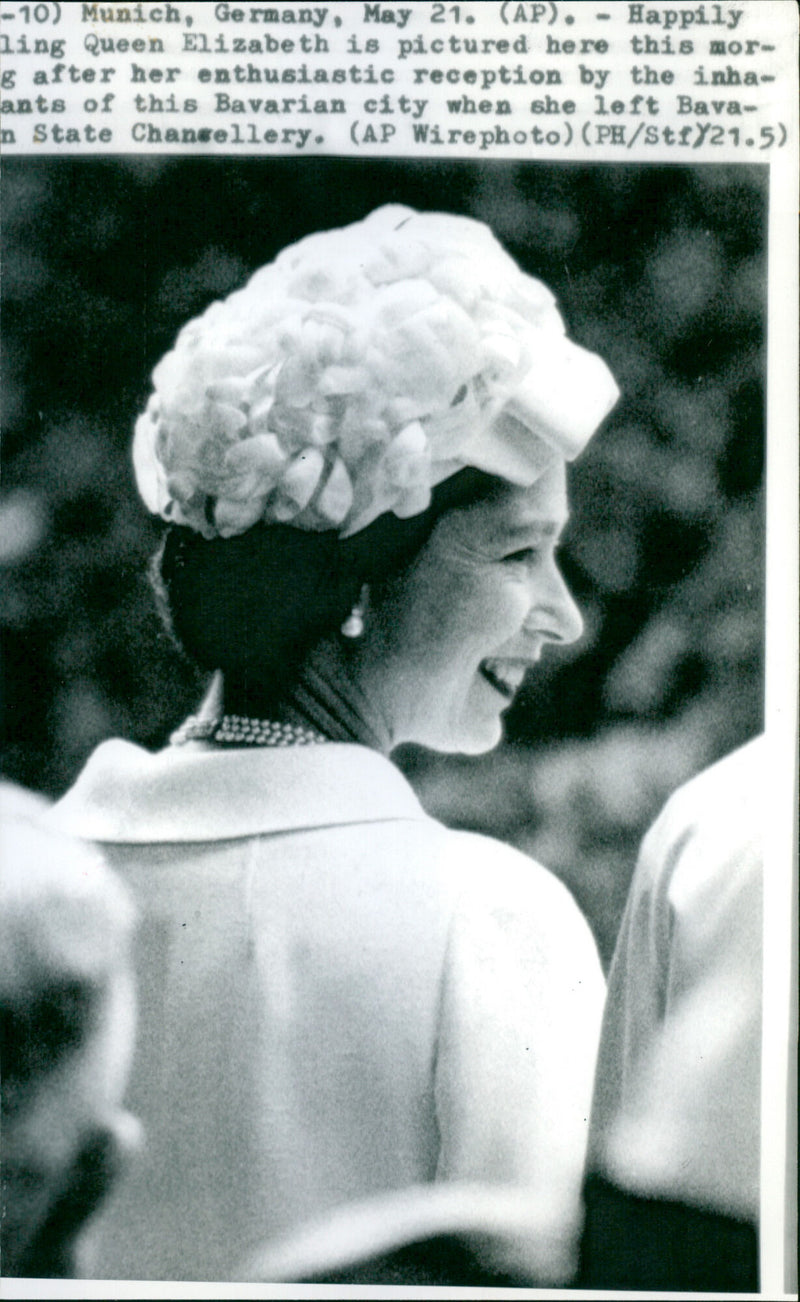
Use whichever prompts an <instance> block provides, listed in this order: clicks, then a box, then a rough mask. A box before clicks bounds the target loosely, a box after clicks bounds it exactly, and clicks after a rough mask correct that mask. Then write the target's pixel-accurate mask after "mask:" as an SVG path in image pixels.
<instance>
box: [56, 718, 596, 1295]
mask: <svg viewBox="0 0 800 1302" xmlns="http://www.w3.org/2000/svg"><path fill="white" fill-rule="evenodd" d="M53 817H54V819H55V820H56V821H57V823H58V824H59V826H60V827H61V828H63V829H64V830H66V831H69V832H71V833H73V834H77V835H79V836H82V837H84V838H88V839H91V840H93V841H97V842H100V843H102V844H103V847H104V850H105V852H106V855H107V857H108V860H109V862H110V863H111V864H112V865H113V866H114V867H115V868H116V869H117V870H118V871H119V872H120V873H121V874H122V876H123V877H124V878H125V880H126V881H127V882H128V884H129V885H130V887H131V888H132V889H133V893H134V895H135V897H136V900H137V903H138V905H139V908H140V910H141V912H142V915H143V919H144V921H143V924H142V927H141V934H140V943H139V955H138V980H139V1003H140V1022H139V1025H140V1030H139V1037H138V1044H137V1050H136V1054H135V1061H134V1069H133V1080H132V1086H131V1089H130V1093H129V1098H128V1106H129V1108H130V1109H131V1111H132V1112H134V1113H135V1114H136V1115H138V1117H139V1118H140V1119H141V1121H142V1123H143V1126H144V1130H145V1134H146V1137H147V1144H146V1150H145V1153H144V1155H143V1157H142V1159H141V1161H140V1163H139V1165H138V1167H137V1168H136V1169H135V1171H134V1172H133V1174H132V1175H131V1177H130V1178H129V1179H128V1181H127V1182H126V1183H125V1184H124V1185H123V1187H122V1188H121V1189H120V1190H119V1191H118V1193H117V1194H116V1195H115V1196H114V1197H112V1200H111V1202H110V1204H109V1206H108V1207H107V1209H106V1211H104V1212H103V1213H102V1214H101V1216H100V1217H99V1218H98V1221H97V1223H96V1230H95V1233H94V1239H95V1246H94V1250H93V1252H94V1256H93V1263H92V1264H90V1265H89V1267H88V1271H89V1273H91V1274H93V1275H95V1276H97V1277H99V1278H134V1279H137V1278H140V1279H149V1278H153V1279H186V1280H192V1279H205V1280H226V1279H228V1280H229V1279H234V1278H236V1271H237V1263H241V1262H242V1261H243V1260H245V1259H246V1258H247V1257H248V1256H249V1255H250V1254H251V1253H252V1252H253V1251H255V1250H256V1249H257V1248H259V1247H261V1246H262V1245H263V1244H264V1242H265V1241H271V1240H273V1239H275V1240H277V1239H279V1238H280V1237H281V1236H285V1235H288V1234H290V1233H292V1232H293V1231H295V1230H296V1229H297V1228H298V1227H300V1226H302V1225H303V1224H304V1223H306V1222H307V1221H308V1220H309V1219H311V1218H315V1217H316V1218H319V1217H320V1216H324V1215H325V1214H326V1213H327V1212H329V1211H332V1210H333V1209H334V1208H337V1207H341V1206H342V1205H344V1204H348V1203H351V1202H354V1201H356V1200H363V1199H365V1198H370V1197H372V1196H373V1195H379V1194H383V1193H386V1192H389V1191H392V1190H401V1189H403V1188H406V1187H407V1186H410V1185H414V1184H419V1183H423V1184H424V1183H427V1182H431V1181H443V1180H447V1181H464V1182H478V1183H480V1184H483V1183H484V1182H486V1183H488V1184H489V1185H501V1186H516V1185H519V1186H521V1190H520V1196H521V1197H524V1198H529V1199H530V1200H531V1201H530V1205H531V1207H534V1205H538V1206H540V1207H541V1206H546V1207H547V1208H548V1212H547V1214H546V1215H543V1216H541V1220H540V1223H537V1217H538V1216H539V1213H538V1212H537V1213H536V1214H533V1213H532V1221H533V1223H532V1225H531V1231H530V1234H529V1235H527V1236H526V1242H525V1244H524V1245H523V1247H522V1249H521V1251H522V1254H523V1257H524V1258H525V1260H524V1262H523V1268H525V1269H527V1270H529V1271H532V1272H534V1273H537V1272H540V1273H542V1274H544V1275H545V1276H547V1277H549V1278H557V1277H559V1276H562V1277H566V1275H567V1274H568V1273H569V1270H570V1266H571V1252H572V1248H573V1243H574V1238H575V1236H576V1233H577V1231H578V1229H579V1190H580V1180H581V1174H582V1167H583V1161H584V1153H585V1143H586V1132H587V1118H588V1114H589V1104H590V1098H591V1084H592V1075H593V1069H594V1062H595V1054H596V1047H597V1038H598V1034H599V1025H600V1018H601V1012H602V1000H603V995H604V983H603V979H602V976H601V972H600V967H599V963H598V959H597V953H596V950H595V946H594V942H593V940H592V937H591V934H590V932H589V928H588V926H587V924H586V922H585V921H584V919H583V917H582V916H581V914H580V912H579V911H578V908H577V906H576V905H575V903H574V902H573V900H572V898H571V896H570V895H569V893H568V892H567V890H566V889H565V888H564V887H563V886H562V885H561V884H560V883H559V882H558V881H557V880H556V879H555V878H554V877H552V876H551V875H550V874H549V873H548V872H547V871H546V870H545V869H543V868H542V867H540V866H539V865H538V864H536V863H534V862H532V861H531V860H530V859H528V858H526V857H525V856H523V855H522V854H520V853H518V852H517V851H515V850H512V849H510V848H509V847H507V846H504V845H502V844H500V843H498V842H496V841H493V840H490V839H488V838H485V837H482V836H477V835H474V834H472V833H464V832H455V831H451V830H448V829H446V828H444V827H443V826H441V825H440V824H439V823H437V822H435V821H434V820H433V819H432V818H430V817H428V816H427V815H426V814H425V812H424V811H423V809H422V808H421V806H420V804H419V802H418V801H417V798H416V796H415V795H414V794H413V792H412V790H411V788H410V787H409V785H408V783H407V782H406V780H405V778H404V777H403V776H402V775H401V774H400V773H399V772H398V770H397V769H396V768H395V767H394V766H393V765H392V764H391V763H390V762H389V761H388V760H386V759H384V758H383V757H382V756H380V755H377V754H375V753H373V752H372V751H369V750H367V749H365V748H362V747H360V746H353V745H339V744H322V745H310V746H306V747H294V748H287V749H281V750H269V749H262V750H245V749H242V750H231V751H219V750H211V749H208V748H206V747H204V746H202V745H199V744H193V745H188V746H184V747H173V748H168V749H166V750H165V751H163V752H161V753H159V754H155V755H154V754H150V753H148V752H146V751H144V750H141V749H140V748H138V747H136V746H133V745H131V744H129V743H127V742H121V741H112V742H107V743H105V744H104V745H102V746H101V747H100V748H99V749H98V751H97V752H96V753H95V755H94V756H93V757H92V759H91V760H90V761H89V764H88V765H87V767H86V769H85V770H84V772H83V774H82V775H81V777H80V778H79V780H78V782H77V783H76V785H75V787H74V788H73V789H72V790H71V791H70V792H69V793H68V794H67V795H66V796H65V797H64V799H63V800H61V801H60V802H59V804H58V805H57V806H56V807H55V810H54V813H53Z"/></svg>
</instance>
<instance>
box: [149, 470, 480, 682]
mask: <svg viewBox="0 0 800 1302" xmlns="http://www.w3.org/2000/svg"><path fill="white" fill-rule="evenodd" d="M501 488H502V481H501V480H498V479H496V478H495V477H494V476H492V475H487V474H484V473H483V472H482V471H479V470H474V469H472V468H470V467H468V468H466V469H464V470H461V471H459V472H458V473H457V474H455V475H453V476H451V477H450V478H449V479H447V480H445V481H444V482H443V483H441V484H439V485H437V487H436V488H435V489H434V491H433V494H432V500H431V504H430V506H429V507H428V509H427V510H426V511H424V512H422V513H421V514H419V515H415V516H412V517H411V518H410V519H406V520H401V519H398V518H397V516H395V515H392V514H390V513H387V514H385V515H382V516H380V517H379V518H378V519H377V520H375V521H374V522H373V523H372V524H371V525H369V526H368V527H367V528H365V529H362V530H361V531H360V532H359V533H357V534H355V535H353V537H351V538H345V539H340V538H339V537H338V535H337V534H336V533H335V532H334V531H333V530H329V531H326V532H324V533H312V532H308V531H305V530H302V529H297V528H292V527H291V526H289V525H275V524H270V525H256V526H254V527H253V528H252V529H248V530H247V532H246V533H243V534H240V535H238V536H237V537H234V538H214V539H207V538H203V537H201V536H200V535H199V534H196V533H195V532H194V531H193V530H191V529H188V528H185V527H178V526H172V527H171V528H170V529H169V530H168V531H167V533H166V536H165V538H164V541H163V543H162V545H161V548H160V549H159V552H158V553H157V555H156V557H155V561H154V566H153V571H152V579H153V586H154V588H155V591H156V596H157V600H158V603H159V607H160V610H161V614H162V618H163V619H164V621H165V624H166V626H167V628H168V629H169V631H170V633H171V634H172V636H173V638H174V639H175V640H176V641H177V642H178V645H179V646H180V647H181V648H182V650H183V651H184V652H185V654H186V655H188V656H189V658H190V659H192V660H193V661H194V662H195V663H196V664H197V665H199V666H200V668H201V669H205V670H214V669H221V670H222V671H223V673H224V674H225V676H226V684H229V685H234V684H235V685H236V696H237V698H238V699H239V701H240V708H245V703H246V701H247V699H248V698H251V699H253V700H256V701H258V703H259V704H260V705H261V706H262V707H263V705H264V703H265V702H270V701H279V700H280V698H281V696H282V695H283V694H284V693H285V691H286V690H287V688H289V687H290V686H291V684H292V682H293V680H294V679H295V678H296V677H297V675H298V673H299V671H300V668H301V666H302V664H303V661H304V660H305V658H306V656H307V655H308V653H309V652H310V651H311V649H312V648H313V647H314V646H315V645H316V644H317V643H318V642H319V640H320V639H321V638H322V637H324V636H326V635H330V634H331V633H333V632H335V631H336V630H337V629H338V628H340V627H341V624H342V622H343V621H344V619H345V618H346V617H347V615H348V614H349V613H350V611H351V610H352V608H353V606H354V604H355V603H356V601H357V600H358V598H359V594H360V592H361V588H362V586H363V585H364V584H365V583H368V584H370V585H371V586H372V587H373V589H374V590H375V591H376V592H377V591H379V589H380V586H381V585H382V584H385V583H387V582H388V581H389V580H392V579H395V578H397V577H399V576H400V575H401V574H402V573H403V571H404V570H405V569H406V568H407V567H408V566H409V565H410V564H411V562H412V561H413V560H414V557H415V556H416V555H417V554H418V552H419V551H420V549H421V548H422V547H423V546H424V544H425V543H426V542H427V540H428V538H429V537H430V534H431V532H432V530H433V527H434V525H435V524H436V521H437V520H438V519H439V518H440V516H442V515H443V514H445V513H446V512H447V511H450V510H453V509H455V508H457V507H463V506H469V505H471V504H472V503H475V502H478V501H481V500H484V499H486V498H488V497H491V496H493V495H494V494H496V493H497V492H498V491H500V490H501Z"/></svg>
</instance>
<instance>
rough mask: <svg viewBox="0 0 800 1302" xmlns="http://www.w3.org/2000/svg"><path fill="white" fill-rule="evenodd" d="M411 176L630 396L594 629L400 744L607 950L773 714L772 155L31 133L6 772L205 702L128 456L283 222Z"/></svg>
mask: <svg viewBox="0 0 800 1302" xmlns="http://www.w3.org/2000/svg"><path fill="white" fill-rule="evenodd" d="M386 202H403V203H408V204H411V205H412V206H413V207H417V208H423V209H425V208H432V209H446V210H450V211H455V212H466V213H469V214H471V215H473V216H475V217H478V218H481V219H482V220H484V221H487V222H489V223H490V225H491V226H492V227H493V229H494V231H495V232H496V234H497V235H498V237H499V238H500V239H501V240H502V241H503V242H504V243H505V244H506V246H507V247H508V248H509V249H510V251H511V252H512V253H513V254H514V256H515V257H516V258H517V259H518V260H519V262H520V263H521V264H522V265H523V266H524V267H525V268H526V269H527V270H528V271H530V272H532V273H533V274H535V275H538V276H541V278H542V279H543V280H545V281H546V282H547V284H548V285H550V286H551V288H552V289H553V290H554V291H555V293H556V294H557V296H558V298H559V301H560V303H561V306H562V309H563V312H564V315H565V317H566V319H567V322H568V325H569V329H570V332H571V334H572V336H573V337H574V338H575V339H576V340H578V341H579V342H581V343H583V344H585V345H587V346H588V347H590V348H592V349H595V350H596V351H598V352H600V353H601V354H602V355H603V356H604V357H605V358H606V359H607V361H608V362H609V364H610V366H611V368H612V370H613V371H614V373H615V375H616V377H617V379H618V381H619V384H620V387H621V389H622V392H623V399H622V401H621V402H620V404H619V406H618V408H617V409H616V410H615V412H614V413H613V415H612V417H611V418H610V419H609V421H608V422H607V424H606V425H605V427H604V429H603V431H602V433H601V434H600V436H599V437H598V438H596V439H595V440H594V442H593V443H591V444H590V445H589V448H588V450H587V452H586V453H585V454H584V456H583V457H582V458H581V459H580V461H579V462H578V463H577V464H576V465H575V467H574V468H573V471H572V503H573V522H572V524H571V526H570V529H569V532H568V535H567V537H566V539H565V546H564V551H563V566H564V569H565V572H566V574H567V577H568V579H569V580H570V582H571V584H572V586H573V589H574V591H575V592H576V594H577V596H578V599H579V601H580V603H581V606H582V608H583V611H584V615H585V619H586V633H585V635H584V638H583V639H582V641H581V642H580V643H578V644H577V645H576V646H575V647H573V648H570V649H569V650H568V651H567V652H561V653H559V654H552V655H551V656H550V658H549V659H547V660H546V661H545V662H544V663H543V665H542V666H541V667H540V670H539V672H538V673H537V674H536V675H535V676H533V677H532V678H531V680H530V682H529V684H526V686H525V687H524V688H523V690H522V692H521V693H520V695H519V697H518V699H517V701H516V702H515V704H514V706H513V708H512V710H511V711H510V712H509V714H508V716H507V723H508V726H507V741H506V742H505V743H504V744H503V745H502V746H501V747H500V748H499V750H498V751H496V752H494V753H493V754H492V755H490V756H486V757H481V758H478V759H465V758H458V757H455V758H453V757H441V756H433V755H429V754H425V753H424V752H421V751H419V750H412V749H406V750H405V751H403V752H401V753H400V754H399V755H398V758H399V760H400V762H401V764H402V766H403V767H404V768H405V770H406V772H407V773H408V774H409V776H410V778H411V780H412V781H413V782H414V783H415V785H416V787H417V789H418V791H419V793H420V795H421V798H422V799H423V802H424V803H425V804H426V805H427V807H428V808H429V809H430V810H431V811H432V812H434V813H435V814H437V815H438V816H439V817H441V818H443V819H444V820H445V821H446V822H449V823H451V824H454V825H457V826H462V827H470V828H478V829H480V830H484V831H488V832H490V833H492V834H495V835H498V836H500V837H502V838H504V839H506V840H509V841H511V842H513V843H514V844H516V845H518V846H520V847H521V848H522V849H524V850H526V851H528V852H529V853H531V854H532V855H534V856H535V857H537V858H539V859H541V860H542V862H544V863H545V864H547V865H548V866H549V867H551V868H553V869H554V870H555V871H556V872H557V873H558V874H559V875H560V876H561V877H562V878H563V879H564V880H565V881H566V882H567V883H568V885H569V886H570V887H571V889H572V890H573V892H574V893H575V895H576V897H577V898H578V900H579V902H580V903H581V905H582V906H583V908H584V909H585V911H586V912H587V914H588V916H589V918H590V920H591V922H592V925H593V927H594V930H595V934H596V936H597V938H598V941H599V944H600V948H601V952H602V953H603V955H604V957H605V958H606V959H607V958H608V956H609V955H610V952H611V949H612V947H613V942H614V937H615V935H616V930H617V926H618V923H619V918H620V913H621V909H622V906H623V903H624V899H625V894H626V891H627V886H628V882H629V878H630V873H631V871H632V868H633V865H634V862H635V856H636V850H637V847H638V842H639V840H640V838H641V835H642V833H643V831H644V830H645V828H646V826H647V825H648V823H649V822H650V821H651V820H652V818H653V817H654V816H655V815H656V814H657V812H658V810H659V808H660V806H661V805H662V804H663V801H664V800H665V798H666V797H667V796H668V795H669V793H670V792H671V791H672V790H673V788H674V787H675V786H677V785H678V784H679V783H680V782H682V781H684V780H685V779H687V778H688V777H690V776H691V775H692V774H693V773H694V772H696V771H697V770H698V769H699V768H701V767H703V765H705V764H707V763H709V762H711V761H712V760H714V759H715V758H717V757H718V756H720V755H722V754H723V753H724V752H726V751H727V750H730V749H732V748H733V747H735V746H736V745H738V744H740V743H741V742H744V741H745V740H747V739H748V738H749V737H750V736H752V735H753V734H754V733H755V732H756V731H758V729H759V728H760V726H761V722H762V697H763V685H762V682H763V680H762V653H763V578H764V514H763V495H762V472H763V450H764V449H763V378H764V336H765V311H766V302H765V295H766V288H765V287H766V265H765V261H766V250H765V240H766V213H767V169H766V168H765V167H756V166H730V167H728V166H712V165H707V166H694V167H691V168H684V167H667V166H658V167H655V166H654V167H644V166H609V165H603V166H600V167H582V166H574V165H569V164H558V165H549V164H541V163H535V164H525V163H511V164H506V163H502V164H496V165H495V164H485V163H482V164H480V165H477V164H473V163H468V162H445V163H441V164H439V163H436V164H434V163H429V162H418V161H411V160H409V161H405V162H398V161H393V162H386V163H384V162H361V161H356V160H336V159H303V160H302V161H293V160H260V159H247V160H242V161H235V162H233V161H231V160H230V159H225V158H223V159H174V158H160V157H159V158H136V157H131V158H123V157H117V158H114V159H78V158H62V159H54V158H46V159H35V160H34V159H30V158H14V159H10V160H7V161H6V162H5V164H4V168H3V201H2V227H3V245H4V250H3V264H2V265H3V276H2V293H3V300H4V318H3V320H4V331H3V333H4V349H3V399H4V415H3V429H4V445H3V446H4V451H3V487H2V495H1V496H0V585H1V591H0V608H1V609H2V623H3V637H4V657H3V688H2V700H3V710H4V735H5V745H4V769H5V773H6V775H7V776H8V777H10V778H13V779H15V780H16V781H18V782H21V783H23V784H25V785H26V786H28V787H31V788H33V789H35V790H38V791H42V792H44V793H46V794H48V795H51V796H53V795H58V794H60V793H61V792H62V791H63V790H64V789H65V788H66V786H67V785H68V784H69V783H70V782H71V780H72V779H73V778H74V777H75V776H76V774H77V772H78V770H79V769H80V767H81V765H82V764H83V762H84V760H85V759H86V757H87V756H88V754H89V752H90V751H91V749H92V748H93V747H94V746H95V745H96V744H97V743H98V742H99V741H101V740H102V739H103V738H105V737H108V736H112V735H122V736H125V737H128V738H130V739H132V740H135V741H137V742H139V743H141V744H143V745H145V746H148V747H157V746H160V745H162V744H163V743H164V742H165V740H166V738H167V737H168V735H169V732H170V731H171V729H172V728H173V727H174V726H175V725H176V724H177V723H178V722H179V721H180V719H181V717H182V716H183V715H184V714H185V713H187V712H188V711H189V710H190V709H191V708H192V706H193V705H194V704H195V703H196V700H197V697H198V694H199V692H200V690H201V688H202V684H201V683H200V682H199V681H198V679H197V678H196V676H195V675H194V673H193V671H192V670H191V669H190V668H189V667H188V666H187V665H186V664H184V663H183V662H182V661H181V659H180V657H179V656H178V654H177V652H176V651H175V650H174V649H173V648H172V646H171V644H170V643H169V641H168V639H167V638H166V636H165V635H164V634H163V632H162V631H161V629H160V627H159V624H158V621H157V618H156V615H155V613H154V609H153V604H152V601H151V597H150V593H149V588H148V584H147V580H146V568H147V562H148V558H149V556H150V554H151V553H152V551H153V550H154V547H155V545H156V543H157V540H158V535H159V529H158V526H157V525H155V524H154V523H153V522H152V521H151V520H150V519H149V518H148V516H147V515H146V513H145V511H144V509H143V508H142V507H141V506H140V504H139V501H138V499H137V496H136V492H135V489H134V486H133V480H132V474H131V471H130V466H129V446H130V438H131V432H132V425H133V421H134V419H135V417H136V415H137V414H138V412H139V410H140V408H141V407H142V405H143V404H144V402H145V401H146V398H147V394H148V391H149V373H150V371H151V369H152V367H153V365H154V364H155V363H156V362H157V361H158V359H159V357H160V356H161V355H162V353H163V352H164V351H165V350H166V349H167V348H168V347H169V346H170V345H171V343H172V341H173V339H174V336H175V334H176V332H177V330H178V329H179V327H180V326H181V325H182V324H183V322H184V321H185V320H186V319H187V318H188V317H189V316H192V315H195V314H196V313H198V312H200V311H201V310H202V309H203V308H204V307H205V306H206V305H207V304H208V303H209V302H210V301H211V300H212V299H214V298H217V297H219V296H222V295H224V294H226V293H227V292H228V291H230V290H231V289H233V288H235V287H236V286H238V285H239V284H240V283H241V282H242V281H243V280H244V279H245V278H246V277H247V275H248V274H249V273H250V272H251V271H252V270H253V269H255V268H256V267H257V266H259V265H261V264H262V263H264V262H266V261H269V260H270V259H271V258H272V257H273V256H274V255H275V254H276V253H277V251H278V250H279V249H280V248H281V247H282V246H283V245H284V244H286V243H287V242H289V241H291V240H294V239H297V238H299V237H300V236H301V235H303V234H306V233H307V232H308V231H311V230H316V229H319V228H324V227H326V226H337V225H341V224H343V223H346V222H349V221H353V220H356V219H357V218H360V217H362V216H363V215H364V214H365V213H366V212H368V211H369V210H370V209H371V208H373V207H375V206H376V205H378V204H380V203H386Z"/></svg>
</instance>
